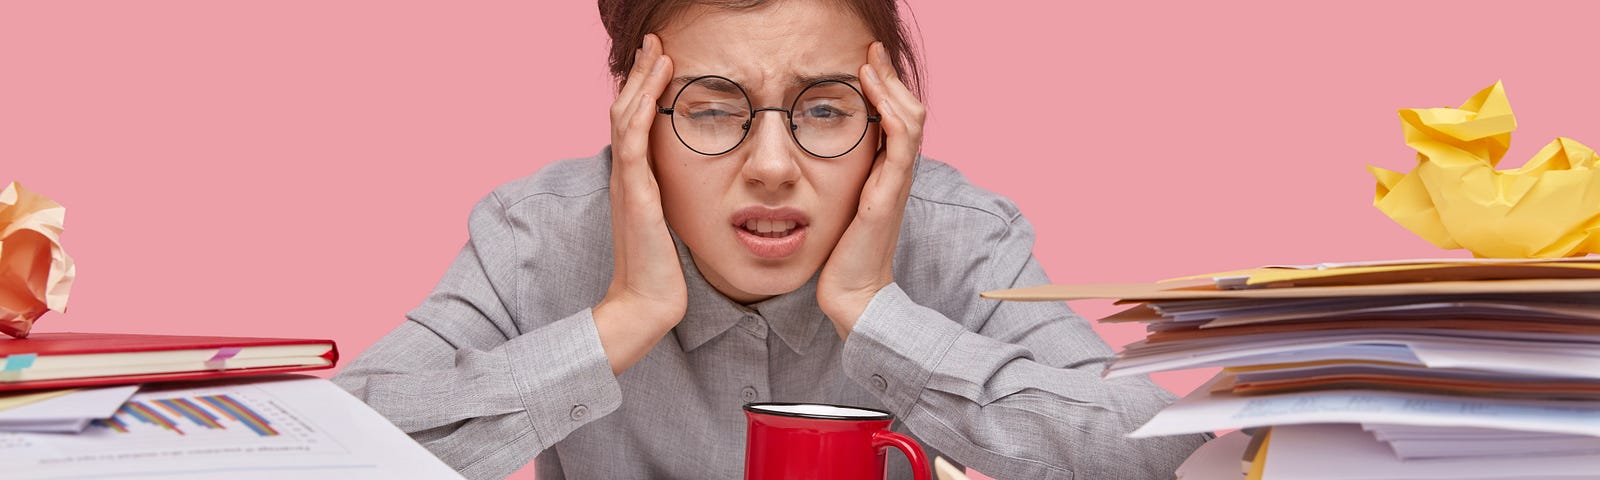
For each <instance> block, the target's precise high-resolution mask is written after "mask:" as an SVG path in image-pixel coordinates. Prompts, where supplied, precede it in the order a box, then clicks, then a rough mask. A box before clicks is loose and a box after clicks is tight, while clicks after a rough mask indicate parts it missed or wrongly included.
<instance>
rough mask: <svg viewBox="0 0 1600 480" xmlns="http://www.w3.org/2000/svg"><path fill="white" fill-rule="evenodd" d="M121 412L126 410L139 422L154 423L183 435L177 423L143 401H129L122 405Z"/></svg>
mask: <svg viewBox="0 0 1600 480" xmlns="http://www.w3.org/2000/svg"><path fill="white" fill-rule="evenodd" d="M121 412H126V413H127V414H129V415H132V416H133V418H137V419H139V421H140V422H144V423H148V424H151V425H156V426H159V427H161V428H164V429H167V430H171V431H174V432H177V433H178V435H183V429H180V428H178V424H176V423H173V422H172V419H171V418H167V416H166V415H162V414H161V412H157V411H155V410H153V409H151V408H150V406H149V405H145V404H144V402H137V401H130V402H128V403H127V404H124V405H123V406H122V410H121Z"/></svg>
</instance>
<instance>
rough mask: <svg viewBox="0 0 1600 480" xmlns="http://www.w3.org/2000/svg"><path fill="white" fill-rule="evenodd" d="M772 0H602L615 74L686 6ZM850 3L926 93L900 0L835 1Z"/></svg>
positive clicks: (904, 74) (905, 76) (621, 76)
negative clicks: (636, 50)
mask: <svg viewBox="0 0 1600 480" xmlns="http://www.w3.org/2000/svg"><path fill="white" fill-rule="evenodd" d="M768 1H769V0H600V23H602V24H604V25H605V27H606V34H607V35H609V36H610V37H611V59H610V62H609V63H610V65H611V78H612V79H613V80H615V81H616V82H617V85H618V86H619V87H620V86H621V85H622V82H623V81H624V80H626V79H627V77H628V70H629V69H632V68H633V51H634V50H635V49H637V48H639V44H641V43H644V36H645V35H646V34H649V33H652V32H656V31H659V30H660V29H661V28H662V27H664V26H665V25H666V23H667V22H668V21H670V20H672V18H673V17H675V16H677V15H678V14H679V13H682V12H683V10H684V9H685V8H688V7H689V6H691V5H695V4H704V5H709V6H712V7H717V8H725V9H730V10H737V9H745V8H754V7H758V6H760V5H762V4H765V3H767V2H768ZM836 1H837V2H838V3H840V4H842V5H845V6H847V7H849V8H850V9H851V10H852V11H853V12H854V13H855V14H856V16H858V17H860V18H861V22H862V23H864V24H866V26H867V30H868V31H869V32H870V33H872V36H873V38H876V39H877V40H878V41H880V42H883V47H884V49H885V50H888V52H889V58H890V60H891V61H892V62H893V63H894V70H895V73H897V74H898V75H899V76H900V79H901V80H902V81H904V82H905V84H906V87H907V88H910V89H911V91H912V93H915V94H917V96H918V97H922V96H923V90H922V69H921V68H920V66H919V62H918V61H917V52H916V49H915V47H913V46H912V44H911V41H910V39H911V35H910V32H911V30H910V29H909V28H907V27H906V24H905V22H902V21H901V20H900V10H899V1H898V0H836Z"/></svg>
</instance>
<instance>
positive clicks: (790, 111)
mask: <svg viewBox="0 0 1600 480" xmlns="http://www.w3.org/2000/svg"><path fill="white" fill-rule="evenodd" d="M712 78H714V79H719V80H722V81H725V82H728V83H729V84H731V85H733V88H737V89H739V95H740V96H742V97H744V103H745V105H749V106H750V107H751V108H750V118H749V119H746V120H745V121H744V125H741V126H740V128H741V129H743V131H744V133H742V134H741V135H740V136H739V141H738V142H734V144H733V146H731V147H728V149H727V150H723V151H720V152H717V153H706V152H702V151H700V150H699V149H696V148H694V146H693V145H689V142H687V141H685V140H684V139H683V135H682V134H680V133H678V117H677V116H675V115H673V112H674V111H676V108H677V105H678V97H681V96H683V92H684V91H686V90H688V89H689V86H690V85H694V84H695V82H698V81H701V80H706V79H712ZM825 83H837V84H840V85H844V86H846V87H849V88H850V90H851V91H853V92H856V95H860V96H861V104H862V105H866V106H868V107H869V108H870V107H871V105H872V103H871V102H868V101H867V95H866V94H863V93H861V89H858V88H856V86H855V85H851V84H850V83H849V82H846V81H843V80H834V79H829V80H819V81H817V82H815V83H812V84H810V85H806V88H803V89H801V90H800V94H799V95H795V97H794V102H793V103H790V104H789V108H778V107H761V108H755V102H753V101H750V94H749V93H747V92H745V91H744V86H743V85H739V82H735V81H733V80H732V79H729V78H728V77H724V76H721V75H701V76H698V77H695V78H694V79H693V80H689V81H688V83H684V84H683V87H681V88H679V89H678V94H677V95H673V96H672V106H671V107H661V106H657V107H656V113H658V114H661V115H666V116H667V118H670V119H672V120H671V121H672V135H673V136H675V137H678V143H682V144H683V146H684V147H685V148H688V149H689V150H690V151H693V152H694V153H698V154H701V155H705V156H708V157H715V156H717V155H722V154H725V153H728V152H731V151H733V150H734V149H736V148H739V146H740V145H744V139H746V138H750V126H751V125H754V124H755V121H756V114H758V113H761V112H765V111H774V112H783V118H784V120H786V121H788V122H789V139H791V140H794V144H795V145H796V146H799V147H800V149H801V150H804V151H805V152H806V154H809V155H811V156H813V157H817V158H839V157H843V156H845V155H846V154H849V153H850V152H854V151H856V147H859V146H861V141H862V140H866V138H867V131H868V130H872V124H873V123H877V122H879V121H881V120H883V117H880V116H878V115H871V114H868V115H867V126H866V127H865V128H862V129H861V136H860V137H857V138H856V143H855V145H851V146H850V148H847V149H845V150H844V152H842V153H839V154H837V155H817V152H813V151H811V149H809V148H806V144H804V143H801V142H800V137H798V136H796V135H795V133H794V132H795V130H798V129H800V126H799V125H795V124H794V109H795V108H797V107H799V106H800V99H802V98H805V96H806V92H809V91H811V89H813V88H816V87H817V86H818V85H822V84H825ZM869 111H870V110H869Z"/></svg>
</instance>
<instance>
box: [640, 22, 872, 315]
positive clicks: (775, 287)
mask: <svg viewBox="0 0 1600 480" xmlns="http://www.w3.org/2000/svg"><path fill="white" fill-rule="evenodd" d="M657 34H658V35H659V36H660V38H661V44H662V49H663V51H664V52H665V53H666V54H667V56H669V57H672V64H673V72H672V75H673V78H674V80H673V82H671V83H669V84H668V85H667V88H666V89H665V90H664V91H663V92H662V93H661V100H659V101H658V103H659V104H660V105H661V106H669V105H670V103H671V102H672V101H673V97H674V96H675V95H677V93H678V91H679V89H680V88H681V87H683V85H684V84H685V83H687V81H688V80H690V79H693V78H696V77H700V76H703V75H720V76H723V77H727V78H729V79H731V80H733V81H734V82H736V83H738V84H739V85H740V86H742V87H743V88H744V90H745V92H746V94H748V95H749V97H750V102H751V104H752V105H753V106H754V107H755V108H761V107H780V108H785V109H787V108H790V106H791V103H792V102H793V101H794V100H795V98H796V97H797V96H798V95H799V94H800V91H801V90H802V89H804V88H805V87H806V85H807V84H808V83H809V82H810V80H814V79H818V78H843V79H847V81H848V82H849V83H850V84H851V85H854V86H855V87H856V88H857V89H859V88H860V87H861V82H860V81H859V80H858V79H857V78H856V76H857V75H856V74H857V72H859V71H860V68H861V65H862V64H863V63H865V62H866V59H867V47H868V46H869V45H870V44H871V43H872V42H873V41H874V39H873V38H872V35H871V34H870V33H868V31H867V27H866V25H865V24H863V23H862V22H861V20H860V19H859V18H857V17H856V16H855V15H854V14H852V13H850V12H849V11H848V10H847V9H845V7H843V6H841V5H838V4H837V3H836V2H832V1H828V0H786V1H773V2H770V3H768V4H766V5H762V6H760V7H757V8H753V9H743V10H723V9H716V8H710V7H704V6H694V7H690V8H689V9H687V10H686V11H685V12H684V13H683V15H681V16H679V17H678V18H677V19H675V20H674V21H672V22H670V23H669V24H668V25H667V26H666V27H665V28H663V29H662V31H660V32H657ZM807 97H808V98H809V97H811V95H809V94H808V95H807ZM742 114H743V113H741V115H742ZM878 131H879V130H878V128H877V126H876V125H875V124H874V125H873V126H872V127H870V129H869V130H868V131H867V133H866V137H865V139H863V140H862V141H861V144H860V145H858V146H856V147H855V149H854V150H851V151H850V152H849V153H848V154H845V155H843V156H840V157H837V158H819V157H815V156H812V155H811V154H809V153H807V152H806V151H805V150H802V149H801V148H800V147H799V146H798V145H796V143H795V141H794V140H793V139H792V138H791V137H790V133H789V127H788V125H787V124H786V118H785V117H784V114H783V113H782V112H776V111H763V112H760V113H757V114H756V115H755V117H754V123H753V124H752V125H751V126H750V130H749V132H748V135H747V136H746V137H745V138H744V141H743V143H741V144H739V146H738V148H735V149H733V150H732V151H730V152H728V153H725V154H721V155H716V156H706V155H701V154H699V153H696V152H694V151H692V150H690V149H688V148H687V147H685V146H684V144H683V143H682V142H680V141H679V139H678V136H677V135H675V134H674V132H673V126H672V118H670V117H668V116H667V115H660V116H657V117H656V120H655V124H654V126H653V127H652V131H651V134H650V154H651V158H652V160H653V162H654V171H655V174H656V179H657V181H658V182H659V184H660V186H661V202H662V207H663V209H664V213H665V214H666V219H667V223H668V224H669V225H671V227H672V229H673V231H674V232H676V233H677V235H678V237H679V238H680V239H682V240H683V242H684V243H685V244H686V245H687V246H688V247H689V251H690V253H691V255H692V256H693V257H694V261H695V265H696V266H697V267H698V268H699V269H700V271H701V273H702V274H703V275H704V276H705V278H706V280H707V281H709V282H710V283H711V285H712V286H713V287H716V289H717V290H718V291H720V292H722V293H723V294H724V295H727V296H728V297H729V298H732V299H733V300H735V301H738V302H741V303H751V302H756V301H759V300H762V299H765V298H768V297H771V296H774V295H778V294H782V293H786V292H790V291H793V290H795V289H797V288H799V287H800V286H801V285H803V284H805V283H806V281H807V280H809V279H810V278H811V276H812V275H813V274H814V273H816V271H817V269H818V268H821V266H822V264H823V262H825V261H826V260H827V259H828V255H829V254H830V253H831V252H832V251H833V247H834V245H835V244H836V243H838V241H839V236H840V235H842V234H843V233H844V230H845V227H846V226H848V225H849V224H850V221H851V220H852V219H853V218H854V216H855V210H856V203H857V201H858V199H859V198H860V195H861V188H862V185H863V184H864V183H865V181H866V178H867V173H868V171H869V170H870V169H871V167H872V162H873V158H874V156H875V154H876V152H877V149H878V135H879V134H878ZM791 225H792V228H791V227H790V226H791ZM752 228H753V230H752ZM763 231H765V232H763Z"/></svg>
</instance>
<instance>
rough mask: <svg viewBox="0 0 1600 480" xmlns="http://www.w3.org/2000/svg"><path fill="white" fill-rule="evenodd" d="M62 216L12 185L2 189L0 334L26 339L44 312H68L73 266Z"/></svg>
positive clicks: (58, 209) (50, 205)
mask: <svg viewBox="0 0 1600 480" xmlns="http://www.w3.org/2000/svg"><path fill="white" fill-rule="evenodd" d="M66 213H67V209H66V208H64V207H62V206H61V204H59V203H56V202H54V201H51V200H50V199H48V198H44V196H42V195H39V194H37V193H33V192H30V191H28V190H26V189H23V188H22V185H20V184H17V183H16V182H12V183H11V185H9V186H7V187H6V189H5V190H4V191H0V332H4V333H5V334H6V335H10V336H12V337H16V338H23V337H26V336H28V331H29V330H31V329H33V322H34V321H35V320H38V319H39V317H40V316H42V315H44V312H46V311H50V310H55V311H58V312H59V311H63V310H64V309H66V308H67V294H68V292H70V291H71V290H72V279H73V277H74V276H75V275H76V268H75V267H74V266H73V265H72V257H68V256H67V252H65V251H63V250H62V249H61V230H62V222H63V220H64V219H65V218H66Z"/></svg>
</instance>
